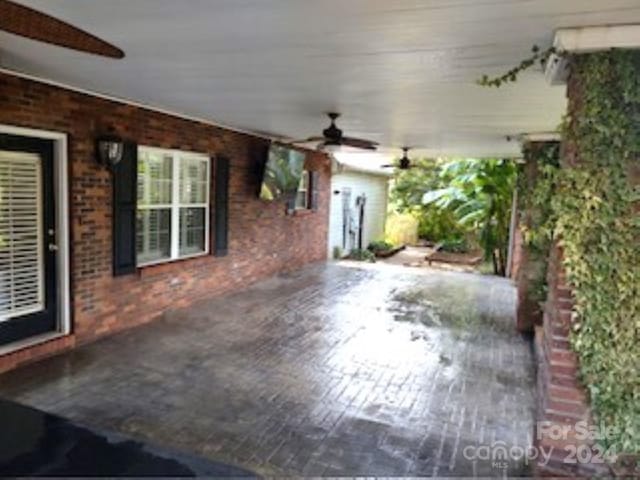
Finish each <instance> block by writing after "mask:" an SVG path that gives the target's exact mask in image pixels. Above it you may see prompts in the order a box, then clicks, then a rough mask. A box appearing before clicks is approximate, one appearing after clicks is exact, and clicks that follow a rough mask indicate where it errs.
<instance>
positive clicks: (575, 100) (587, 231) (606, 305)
mask: <svg viewBox="0 0 640 480" xmlns="http://www.w3.org/2000/svg"><path fill="white" fill-rule="evenodd" d="M568 88H569V115H568V118H567V119H566V122H565V127H564V132H563V137H564V154H563V159H562V167H563V168H561V170H560V174H559V176H558V178H557V180H556V186H555V189H556V191H555V194H554V195H553V201H552V204H551V207H552V230H553V232H552V234H553V235H554V236H555V237H556V238H557V239H558V241H559V243H560V246H561V247H562V249H563V252H564V268H565V270H566V275H567V280H568V282H569V284H570V285H571V287H572V290H573V294H574V297H575V319H574V322H573V329H572V335H571V344H572V347H573V349H574V350H575V351H576V352H577V354H578V357H579V368H580V379H581V381H582V383H583V384H584V385H585V387H586V388H587V390H588V393H589V397H590V403H591V406H592V408H593V413H594V415H595V419H596V421H597V422H602V423H603V424H605V425H606V426H607V427H609V428H611V429H612V432H613V435H612V437H610V438H608V439H606V440H605V443H608V445H607V446H613V447H614V448H615V450H616V451H617V452H626V453H635V454H638V453H640V52H639V51H609V52H601V53H592V54H586V55H579V56H575V57H574V58H572V73H571V76H570V79H569V86H568ZM547 233H549V232H547Z"/></svg>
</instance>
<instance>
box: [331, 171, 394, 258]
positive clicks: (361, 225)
mask: <svg viewBox="0 0 640 480" xmlns="http://www.w3.org/2000/svg"><path fill="white" fill-rule="evenodd" d="M389 178H390V175H389V174H387V173H386V172H370V171H362V170H357V169H355V168H353V167H349V166H346V165H343V164H340V163H338V162H336V163H335V165H334V172H333V175H332V177H331V213H330V218H329V244H328V249H327V254H328V256H329V258H332V257H333V252H334V249H335V247H339V248H340V250H341V251H342V252H343V253H345V254H346V253H348V252H349V251H351V250H352V249H354V248H367V245H369V243H370V242H372V241H374V240H382V239H383V238H384V228H385V223H386V218H387V200H388V194H389Z"/></svg>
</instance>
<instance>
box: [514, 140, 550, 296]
mask: <svg viewBox="0 0 640 480" xmlns="http://www.w3.org/2000/svg"><path fill="white" fill-rule="evenodd" d="M523 153H524V158H525V163H524V164H521V165H519V168H518V211H519V219H520V225H519V226H520V229H521V231H522V233H523V237H524V238H523V240H524V243H525V245H526V246H527V250H528V252H529V260H528V266H529V270H530V271H529V272H528V275H529V279H530V283H529V291H528V292H527V296H528V297H529V298H530V299H531V300H532V301H533V302H535V303H537V304H541V303H542V302H543V301H544V300H545V298H546V296H547V265H548V258H549V253H550V251H551V244H552V241H553V230H554V227H555V215H554V213H553V208H552V199H553V195H554V194H555V191H556V184H557V182H558V175H559V168H560V144H559V143H558V142H547V143H536V144H527V145H525V148H524V152H523Z"/></svg>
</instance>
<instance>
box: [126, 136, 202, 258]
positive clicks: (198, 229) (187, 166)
mask: <svg viewBox="0 0 640 480" xmlns="http://www.w3.org/2000/svg"><path fill="white" fill-rule="evenodd" d="M209 168H210V167H209V157H207V156H206V155H200V154H195V153H189V152H181V151H177V150H164V149H159V148H151V147H139V148H138V211H137V216H136V218H137V223H136V252H137V259H138V266H144V265H151V264H156V263H162V262H167V261H171V260H176V259H179V258H188V257H193V256H197V255H204V254H207V253H208V252H209V189H210V183H209V178H210V172H209Z"/></svg>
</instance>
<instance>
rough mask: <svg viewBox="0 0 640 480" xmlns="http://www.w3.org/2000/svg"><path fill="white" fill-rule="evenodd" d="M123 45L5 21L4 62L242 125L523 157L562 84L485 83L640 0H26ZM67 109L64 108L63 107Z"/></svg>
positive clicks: (537, 74) (555, 115)
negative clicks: (66, 42)
mask: <svg viewBox="0 0 640 480" xmlns="http://www.w3.org/2000/svg"><path fill="white" fill-rule="evenodd" d="M20 3H24V4H26V5H29V6H31V7H34V8H37V9H39V10H41V11H44V12H46V13H49V14H52V15H54V16H56V17H58V18H61V19H63V20H66V21H69V22H70V23H72V24H75V25H76V26H79V27H81V28H84V29H86V30H88V31H90V32H92V33H95V34H96V35H98V36H100V37H102V38H104V39H105V40H107V41H110V42H112V43H114V44H116V45H117V46H119V47H121V48H122V49H123V50H124V51H125V52H126V55H127V56H126V58H125V59H124V60H119V61H118V60H109V59H104V58H101V57H94V56H89V55H85V54H82V53H76V52H72V51H68V50H64V49H61V48H57V47H53V46H48V45H44V44H41V43H37V42H33V41H30V40H26V39H22V38H19V37H15V36H13V35H10V34H6V33H1V32H0V61H1V63H2V66H3V67H4V68H8V69H12V70H18V71H21V72H27V73H30V74H33V75H37V76H41V77H44V78H47V79H52V80H56V81H59V82H63V83H66V84H69V85H72V86H75V87H80V88H85V89H89V90H92V91H96V92H100V93H104V94H109V95H113V96H117V97H121V98H125V99H129V100H134V101H137V102H140V103H144V104H148V105H152V106H157V107H162V108H164V109H168V110H171V111H175V112H177V113H181V114H185V115H190V116H195V117H200V118H203V119H207V120H210V121H213V122H217V123H220V124H224V125H228V126H232V127H235V128H239V129H244V130H250V131H255V132H261V133H267V134H272V135H282V136H287V137H294V138H295V137H306V136H309V135H317V134H319V133H320V131H321V130H322V129H323V128H325V127H326V125H327V120H326V118H325V117H324V115H323V112H327V111H330V110H336V111H339V112H342V113H343V115H344V117H343V118H342V119H341V121H340V123H339V125H340V126H341V127H342V128H343V129H344V131H345V134H346V135H352V136H359V137H365V138H370V139H373V140H376V141H379V142H380V143H381V144H382V146H383V147H384V148H383V152H384V151H393V152H395V151H397V150H386V149H388V148H391V147H400V146H402V145H405V144H406V145H412V146H416V147H420V152H418V154H425V155H433V156H435V155H470V156H477V157H479V156H490V155H517V154H518V148H519V147H518V145H517V143H515V142H511V143H509V142H508V141H507V140H506V138H505V137H506V136H507V135H514V134H519V133H523V132H541V131H549V130H553V129H555V128H556V126H557V125H558V123H559V121H560V118H561V115H562V113H563V111H564V109H565V99H564V97H565V95H564V94H565V92H564V88H563V87H550V86H548V85H547V84H546V83H545V80H544V77H543V75H542V73H541V71H540V70H536V71H531V72H528V73H526V74H525V75H523V76H522V78H521V80H520V81H519V82H518V83H517V84H515V85H509V86H507V87H504V88H502V89H500V90H496V89H487V88H482V87H479V86H477V85H476V84H475V80H476V79H477V78H478V77H480V76H481V75H482V74H484V73H487V74H499V73H502V72H503V71H505V70H507V69H509V68H511V67H512V66H513V65H515V64H517V63H518V62H519V61H520V60H521V59H522V58H523V57H525V56H527V55H528V54H529V53H530V49H531V47H532V46H533V45H534V44H537V45H539V46H541V47H546V46H548V45H550V43H551V42H552V39H553V34H554V31H555V29H557V28H560V27H576V26H586V25H604V24H619V23H636V22H640V0H180V1H178V0H100V1H98V0H21V1H20ZM52 108H55V106H52Z"/></svg>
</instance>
